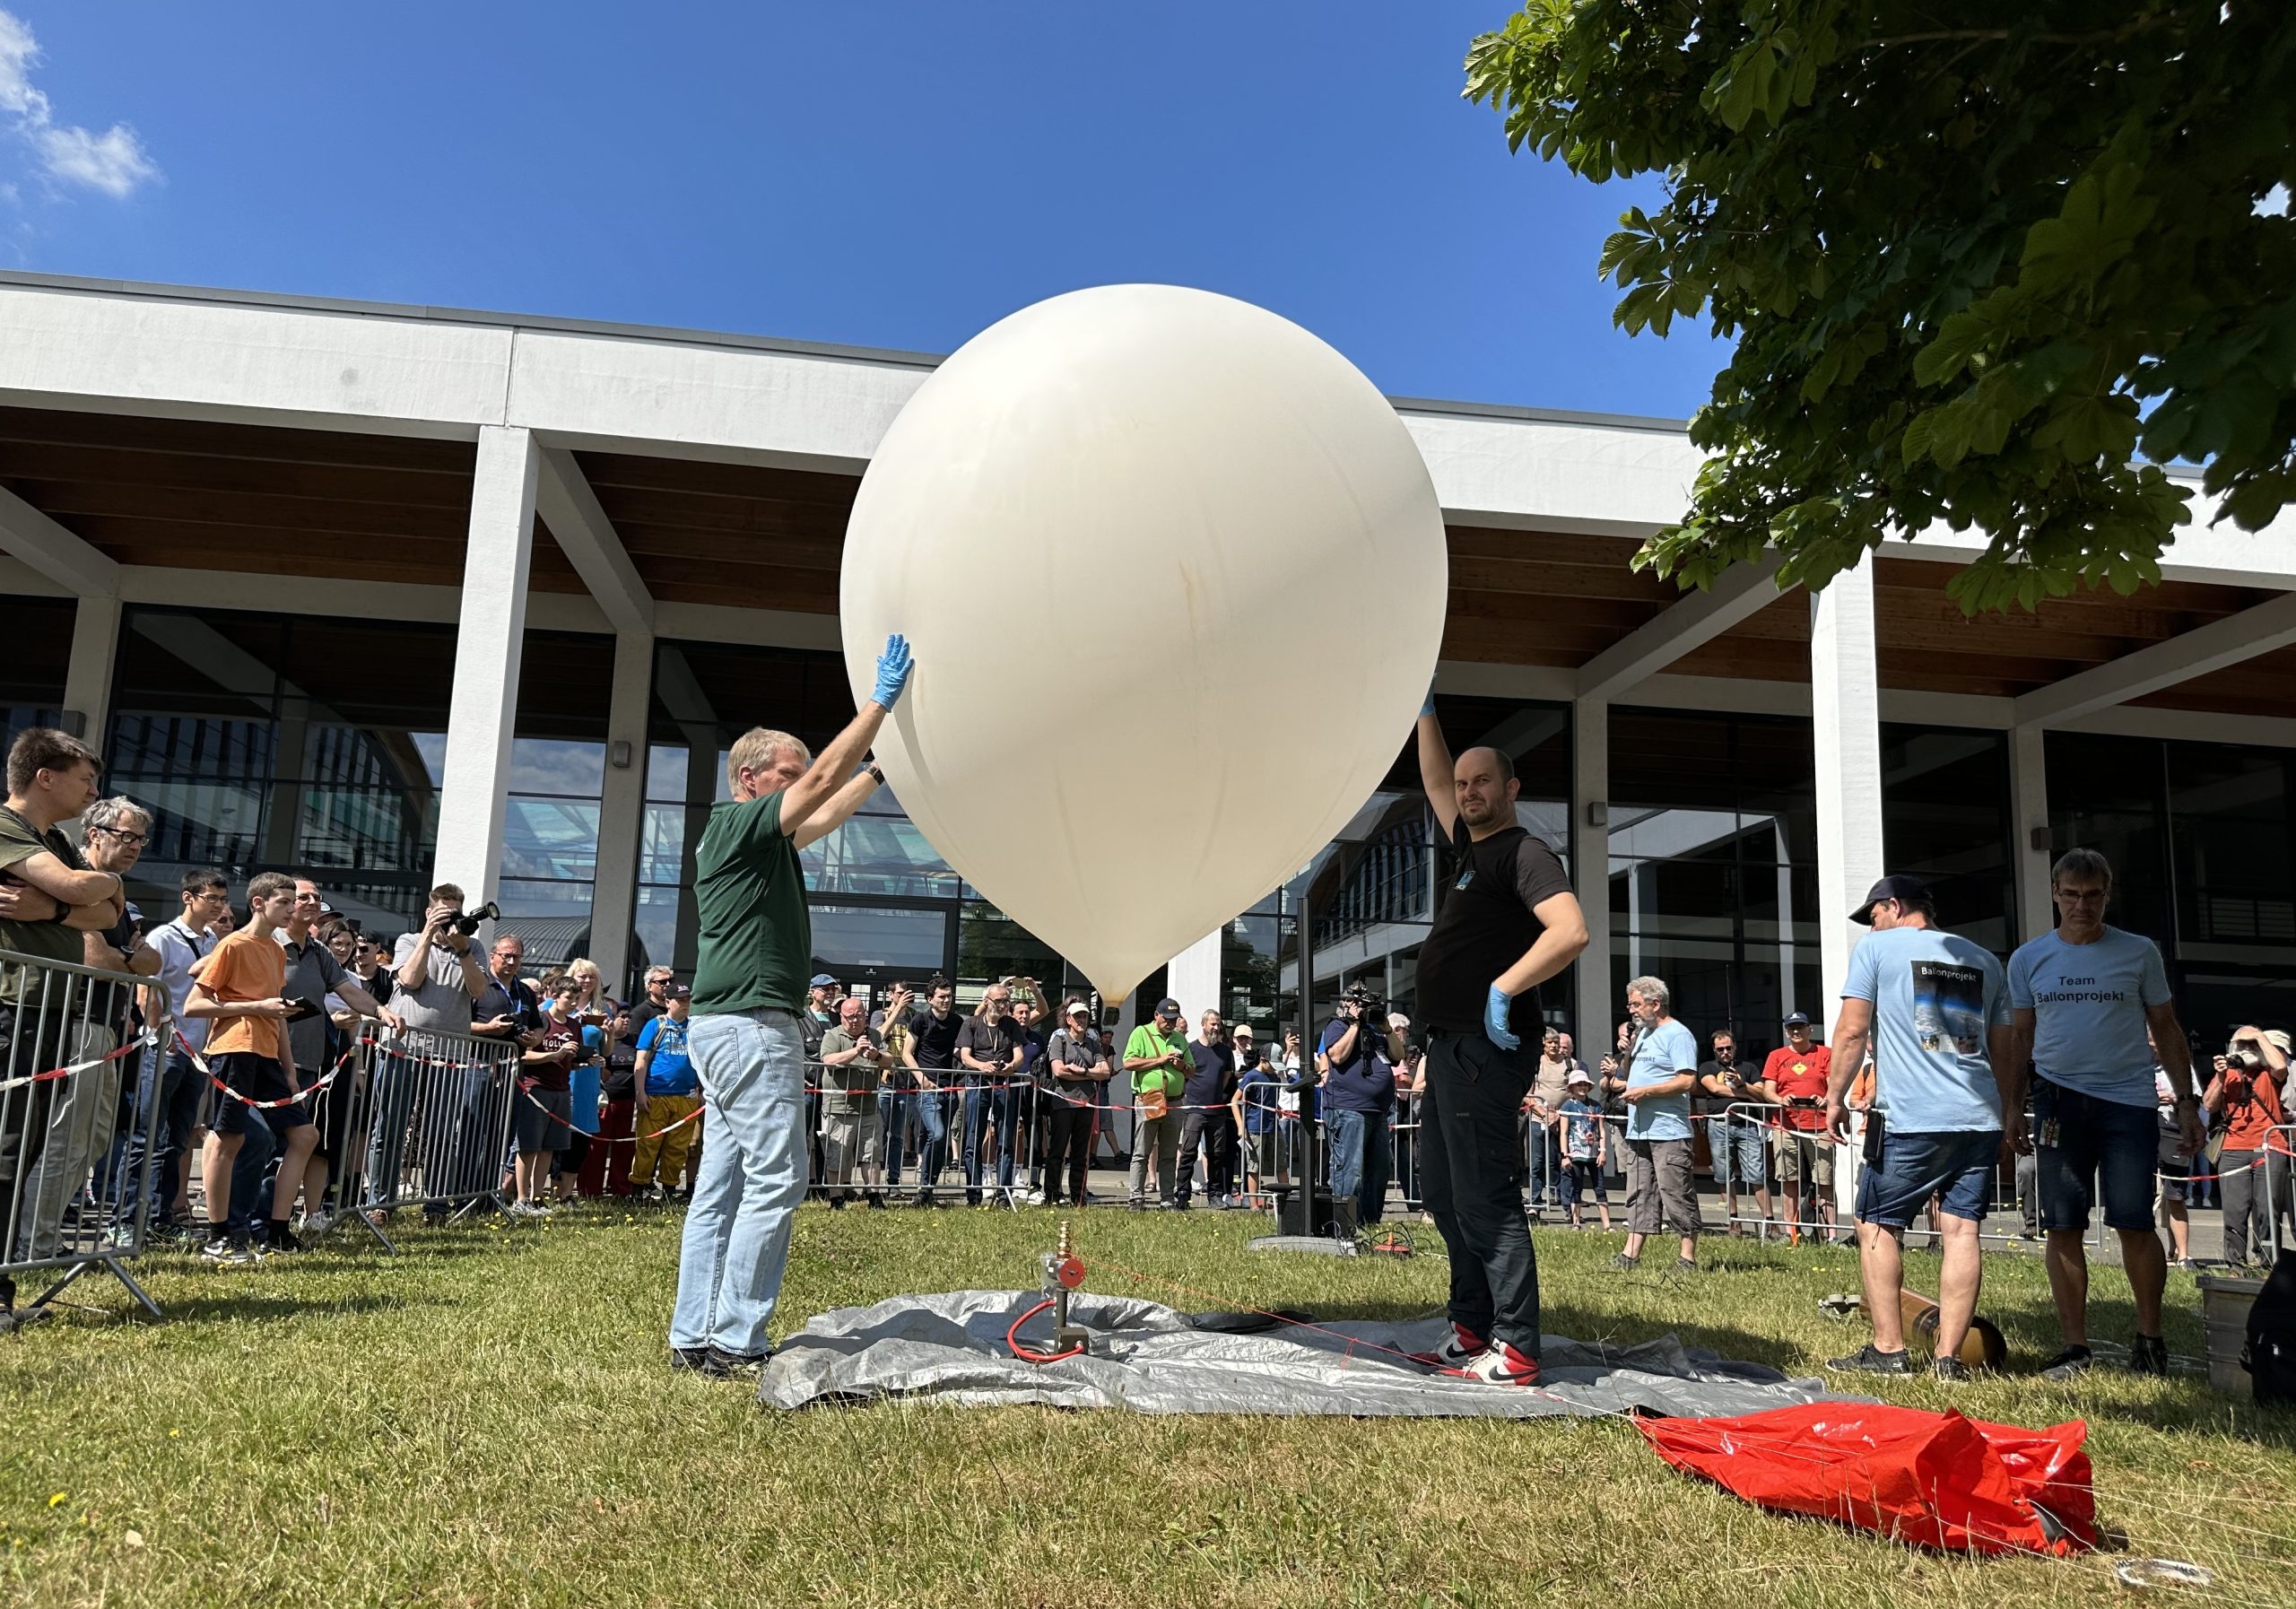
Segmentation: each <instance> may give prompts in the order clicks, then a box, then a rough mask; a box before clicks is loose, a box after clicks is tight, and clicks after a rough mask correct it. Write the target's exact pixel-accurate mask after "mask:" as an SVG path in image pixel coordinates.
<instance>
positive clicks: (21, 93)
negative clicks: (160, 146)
mask: <svg viewBox="0 0 2296 1609" xmlns="http://www.w3.org/2000/svg"><path fill="white" fill-rule="evenodd" d="M37 61H39V41H38V40H36V39H33V38H32V30H31V28H30V25H29V24H27V23H26V22H24V21H23V19H22V18H21V17H19V16H17V15H16V14H15V13H13V12H6V11H0V117H5V118H6V120H7V122H8V124H9V126H10V132H12V133H13V134H14V135H16V136H17V137H18V138H19V139H22V141H24V143H25V144H28V145H29V146H30V148H31V152H32V154H33V157H34V158H35V160H36V161H37V162H38V165H39V171H40V172H41V173H42V174H43V175H44V176H46V177H47V178H49V179H52V180H55V181H56V182H57V183H59V184H65V185H83V186H85V187H88V188H90V189H93V190H101V191H102V192H103V193H104V194H105V195H107V196H115V197H117V196H130V195H133V194H134V193H135V190H136V189H137V188H138V187H141V186H143V185H146V184H150V183H152V182H153V181H154V180H156V179H158V178H159V177H160V166H159V164H158V163H157V162H154V161H152V157H151V153H150V152H147V151H145V150H144V149H143V141H141V140H140V139H138V138H136V135H135V130H134V129H132V128H130V127H129V126H127V125H126V124H125V123H115V124H113V125H112V126H110V127H109V128H108V129H106V130H104V132H103V133H101V134H97V133H95V132H94V131H93V130H91V129H86V128H83V127H81V126H79V125H78V124H76V123H58V122H57V121H56V114H55V109H54V107H53V106H52V105H51V104H50V103H49V101H48V96H47V94H46V93H45V92H44V91H40V90H39V89H36V88H34V87H33V84H32V75H31V69H32V65H33V64H34V63H35V62H37ZM11 190H12V193H13V187H11Z"/></svg>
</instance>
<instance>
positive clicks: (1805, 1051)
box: [1758, 1012, 1833, 1238]
mask: <svg viewBox="0 0 2296 1609" xmlns="http://www.w3.org/2000/svg"><path fill="white" fill-rule="evenodd" d="M1832 1071H1833V1052H1832V1051H1831V1050H1829V1049H1827V1048H1825V1047H1824V1046H1823V1045H1820V1044H1817V1043H1815V1042H1813V1040H1812V1039H1811V1037H1810V1019H1809V1018H1808V1017H1806V1016H1805V1015H1803V1014H1802V1013H1800V1012H1796V1013H1794V1014H1793V1015H1792V1016H1790V1017H1788V1018H1787V1019H1786V1043H1785V1044H1783V1045H1781V1046H1779V1048H1777V1049H1775V1050H1773V1051H1771V1052H1770V1058H1769V1059H1768V1060H1767V1061H1765V1062H1763V1063H1762V1067H1761V1086H1760V1089H1759V1092H1758V1093H1759V1094H1760V1096H1761V1099H1762V1100H1769V1101H1773V1102H1775V1103H1776V1104H1777V1107H1778V1117H1777V1119H1776V1122H1777V1125H1778V1128H1777V1132H1776V1134H1774V1135H1772V1136H1771V1141H1772V1144H1773V1145H1774V1147H1775V1150H1774V1152H1773V1155H1774V1157H1775V1159H1776V1161H1777V1163H1778V1186H1779V1193H1780V1194H1781V1195H1783V1196H1785V1197H1786V1199H1787V1201H1788V1202H1790V1203H1792V1204H1793V1205H1792V1208H1791V1211H1790V1212H1789V1213H1788V1215H1787V1224H1788V1225H1790V1226H1791V1227H1792V1228H1793V1230H1794V1231H1796V1232H1799V1231H1801V1230H1803V1229H1805V1228H1807V1227H1809V1225H1810V1220H1809V1219H1808V1217H1807V1216H1806V1215H1805V1211H1804V1209H1803V1206H1802V1192H1803V1188H1804V1187H1805V1186H1806V1187H1808V1188H1809V1191H1810V1194H1812V1195H1813V1196H1816V1197H1817V1206H1818V1217H1819V1219H1820V1220H1821V1221H1822V1222H1823V1223H1824V1224H1825V1226H1826V1234H1827V1236H1828V1237H1829V1238H1831V1236H1832V1234H1833V1143H1832V1140H1831V1136H1830V1135H1827V1133H1826V1132H1825V1127H1826V1079H1827V1077H1828V1075H1829V1074H1831V1072H1832Z"/></svg>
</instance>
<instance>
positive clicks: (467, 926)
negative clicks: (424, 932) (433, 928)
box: [437, 900, 502, 938]
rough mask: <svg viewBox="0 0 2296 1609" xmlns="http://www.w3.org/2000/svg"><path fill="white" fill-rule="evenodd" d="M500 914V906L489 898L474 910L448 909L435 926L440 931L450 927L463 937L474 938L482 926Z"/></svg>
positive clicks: (442, 931)
mask: <svg viewBox="0 0 2296 1609" xmlns="http://www.w3.org/2000/svg"><path fill="white" fill-rule="evenodd" d="M501 914H502V908H501V907H500V905H497V904H496V903H494V901H493V900H488V901H487V902H486V903H485V904H483V905H482V906H480V907H479V908H478V909H476V910H457V911H450V912H448V914H447V915H445V916H442V917H440V918H439V920H438V924H437V926H438V927H439V931H440V932H441V933H444V932H445V931H447V929H448V928H452V929H454V931H456V932H457V933H459V934H461V935H463V936H464V937H465V938H475V937H477V936H478V930H479V928H480V927H481V926H483V925H484V924H486V923H488V922H491V921H493V920H494V919H495V918H497V917H500V915H501Z"/></svg>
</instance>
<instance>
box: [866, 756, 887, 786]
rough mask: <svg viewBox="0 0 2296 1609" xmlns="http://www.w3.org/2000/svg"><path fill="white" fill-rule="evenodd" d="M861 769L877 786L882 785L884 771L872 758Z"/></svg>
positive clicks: (883, 783) (883, 782)
mask: <svg viewBox="0 0 2296 1609" xmlns="http://www.w3.org/2000/svg"><path fill="white" fill-rule="evenodd" d="M861 769H862V770H865V771H867V772H868V773H869V779H870V780H871V781H872V782H874V783H875V784H876V785H877V786H878V787H883V786H884V785H885V773H884V772H883V771H882V770H879V769H878V767H877V762H876V761H874V760H872V761H869V763H868V764H867V765H865V766H864V767H862V768H861Z"/></svg>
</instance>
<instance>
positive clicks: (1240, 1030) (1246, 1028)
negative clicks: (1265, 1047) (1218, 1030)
mask: <svg viewBox="0 0 2296 1609" xmlns="http://www.w3.org/2000/svg"><path fill="white" fill-rule="evenodd" d="M1231 1032H1232V1033H1233V1034H1234V1035H1235V1036H1236V1037H1237V1038H1238V1039H1251V1038H1254V1037H1255V1034H1254V1031H1253V1028H1252V1025H1251V1024H1250V1023H1248V1022H1239V1023H1237V1024H1236V1026H1235V1027H1234V1028H1233V1029H1231Z"/></svg>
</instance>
